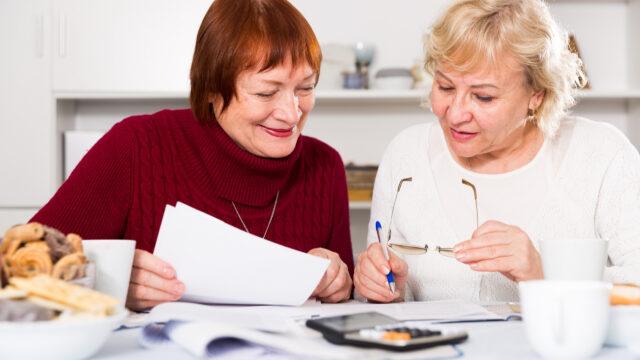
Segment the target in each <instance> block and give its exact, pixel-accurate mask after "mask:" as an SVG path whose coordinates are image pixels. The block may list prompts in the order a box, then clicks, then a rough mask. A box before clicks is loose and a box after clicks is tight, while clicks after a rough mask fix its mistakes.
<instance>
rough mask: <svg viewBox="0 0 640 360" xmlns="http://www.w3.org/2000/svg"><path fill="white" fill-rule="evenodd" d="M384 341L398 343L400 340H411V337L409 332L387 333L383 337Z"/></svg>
mask: <svg viewBox="0 0 640 360" xmlns="http://www.w3.org/2000/svg"><path fill="white" fill-rule="evenodd" d="M382 338H383V339H384V340H391V341H398V340H405V341H407V340H411V335H410V334H409V333H407V332H400V331H385V332H384V334H383V335H382Z"/></svg>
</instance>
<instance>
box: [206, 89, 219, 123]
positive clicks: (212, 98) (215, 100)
mask: <svg viewBox="0 0 640 360" xmlns="http://www.w3.org/2000/svg"><path fill="white" fill-rule="evenodd" d="M207 100H208V101H209V104H211V107H212V108H213V113H214V116H215V117H216V119H217V118H218V115H220V111H221V110H222V98H221V97H220V95H214V94H209V96H208V97H207Z"/></svg>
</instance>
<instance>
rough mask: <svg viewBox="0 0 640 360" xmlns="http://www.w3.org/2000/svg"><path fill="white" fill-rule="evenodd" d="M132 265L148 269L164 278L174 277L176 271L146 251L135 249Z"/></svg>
mask: <svg viewBox="0 0 640 360" xmlns="http://www.w3.org/2000/svg"><path fill="white" fill-rule="evenodd" d="M133 266H135V267H138V268H142V269H145V270H149V271H151V272H153V273H155V274H157V275H159V276H161V277H163V278H165V279H173V278H175V277H176V271H175V270H174V269H173V267H172V266H171V265H169V264H168V263H167V262H165V261H162V260H161V259H160V258H159V257H157V256H155V255H152V254H151V253H149V252H148V251H144V250H140V249H136V252H135V255H134V256H133Z"/></svg>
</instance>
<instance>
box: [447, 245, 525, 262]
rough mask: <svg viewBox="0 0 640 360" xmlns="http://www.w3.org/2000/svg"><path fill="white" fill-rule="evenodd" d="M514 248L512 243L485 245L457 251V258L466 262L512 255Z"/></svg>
mask: <svg viewBox="0 0 640 360" xmlns="http://www.w3.org/2000/svg"><path fill="white" fill-rule="evenodd" d="M513 254H514V249H513V247H512V246H510V245H495V246H485V247H481V248H476V249H469V250H465V251H459V252H457V253H455V255H456V259H457V260H458V261H460V262H462V263H465V264H471V263H476V262H480V261H484V260H491V259H496V258H500V257H505V256H512V255H513Z"/></svg>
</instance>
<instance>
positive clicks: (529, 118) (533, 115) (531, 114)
mask: <svg viewBox="0 0 640 360" xmlns="http://www.w3.org/2000/svg"><path fill="white" fill-rule="evenodd" d="M527 121H531V122H536V111H535V110H533V109H528V110H527Z"/></svg>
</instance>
